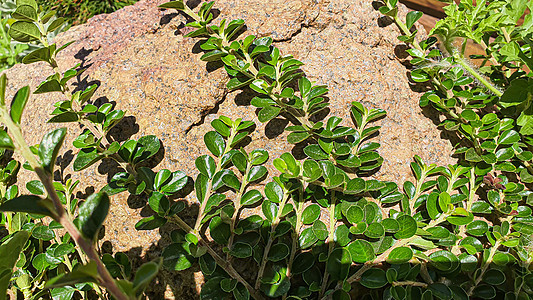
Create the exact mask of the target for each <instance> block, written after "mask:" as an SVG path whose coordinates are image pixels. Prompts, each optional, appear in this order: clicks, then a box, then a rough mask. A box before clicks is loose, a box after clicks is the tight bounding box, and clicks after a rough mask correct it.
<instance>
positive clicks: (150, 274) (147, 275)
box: [133, 262, 159, 295]
mask: <svg viewBox="0 0 533 300" xmlns="http://www.w3.org/2000/svg"><path fill="white" fill-rule="evenodd" d="M158 272H159V264H156V263H155V262H147V263H144V264H143V265H142V266H141V267H140V268H139V269H138V270H137V272H136V273H135V278H134V279H133V288H134V290H135V294H136V295H141V294H142V293H143V292H144V290H145V289H146V287H147V286H148V284H149V283H150V282H152V280H153V279H154V278H155V276H156V275H157V273H158Z"/></svg>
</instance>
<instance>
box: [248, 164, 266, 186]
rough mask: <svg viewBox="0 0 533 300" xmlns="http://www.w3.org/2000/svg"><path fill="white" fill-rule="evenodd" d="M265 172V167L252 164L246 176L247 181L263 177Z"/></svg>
mask: <svg viewBox="0 0 533 300" xmlns="http://www.w3.org/2000/svg"><path fill="white" fill-rule="evenodd" d="M266 173H267V168H265V167H264V166H253V167H252V168H251V169H250V173H248V178H247V179H246V180H247V181H248V182H254V181H256V180H259V179H261V178H263V176H265V175H266Z"/></svg>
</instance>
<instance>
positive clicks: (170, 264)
mask: <svg viewBox="0 0 533 300" xmlns="http://www.w3.org/2000/svg"><path fill="white" fill-rule="evenodd" d="M161 256H162V257H163V266H165V268H167V269H169V270H172V271H183V270H186V269H188V268H190V267H191V266H192V264H193V263H194V257H193V256H192V255H190V254H189V252H188V251H187V250H185V248H184V247H183V245H182V244H180V243H173V244H170V245H168V246H167V247H166V248H165V250H163V253H162V254H161ZM200 262H202V259H201V258H200ZM204 262H205V261H204ZM200 266H202V264H201V263H200ZM215 267H216V265H215ZM209 268H211V267H209ZM213 269H214V268H213ZM202 270H204V269H203V268H202Z"/></svg>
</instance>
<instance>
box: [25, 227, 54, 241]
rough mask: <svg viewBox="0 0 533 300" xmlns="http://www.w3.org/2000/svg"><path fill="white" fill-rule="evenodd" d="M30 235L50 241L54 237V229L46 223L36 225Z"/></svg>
mask: <svg viewBox="0 0 533 300" xmlns="http://www.w3.org/2000/svg"><path fill="white" fill-rule="evenodd" d="M31 235H32V236H33V237H34V238H36V239H38V240H43V241H50V240H52V239H54V238H55V237H56V235H55V233H54V231H53V230H52V229H50V228H49V227H48V226H46V225H41V226H37V227H36V228H34V229H33V231H32V233H31Z"/></svg>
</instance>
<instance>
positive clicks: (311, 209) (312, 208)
mask: <svg viewBox="0 0 533 300" xmlns="http://www.w3.org/2000/svg"><path fill="white" fill-rule="evenodd" d="M319 217H320V206H318V205H317V204H311V205H309V206H308V207H306V208H305V209H304V211H303V213H302V222H303V223H304V224H307V225H308V224H312V223H313V222H315V221H316V220H317V219H318V218H319Z"/></svg>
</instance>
